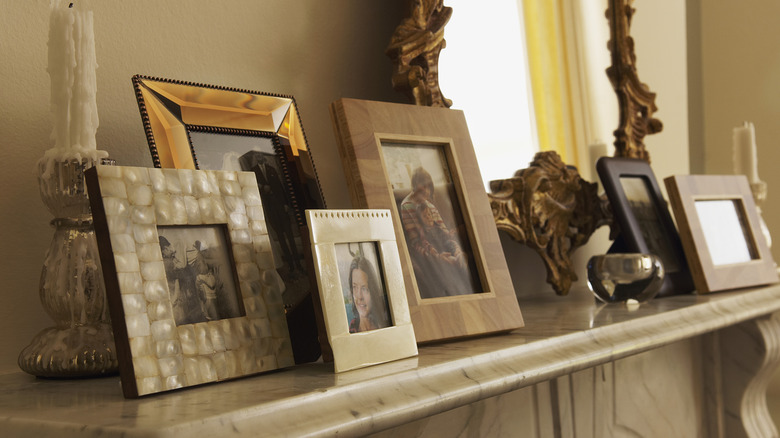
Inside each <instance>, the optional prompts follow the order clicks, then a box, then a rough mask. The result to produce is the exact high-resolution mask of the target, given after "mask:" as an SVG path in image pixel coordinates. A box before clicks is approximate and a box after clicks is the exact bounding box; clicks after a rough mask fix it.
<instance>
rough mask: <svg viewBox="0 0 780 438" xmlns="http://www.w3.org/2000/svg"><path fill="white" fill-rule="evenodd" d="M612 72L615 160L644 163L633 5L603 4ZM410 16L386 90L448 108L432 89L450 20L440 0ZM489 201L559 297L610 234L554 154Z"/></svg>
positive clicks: (419, 1)
mask: <svg viewBox="0 0 780 438" xmlns="http://www.w3.org/2000/svg"><path fill="white" fill-rule="evenodd" d="M608 3H609V6H608V8H607V11H606V17H607V19H608V21H609V25H610V40H609V44H608V45H609V49H610V52H611V58H612V65H611V66H610V67H609V68H608V69H607V76H608V77H609V79H610V81H611V82H612V86H613V88H614V89H615V93H616V94H617V96H618V105H619V114H620V120H619V124H618V129H616V130H615V132H614V134H615V143H614V144H615V156H620V157H629V158H640V159H643V160H646V161H648V162H649V161H650V156H649V154H648V152H647V151H646V150H645V145H644V143H643V139H644V137H645V136H646V135H649V134H655V133H658V132H660V131H661V129H662V128H663V125H662V124H661V122H660V120H658V119H656V118H653V114H654V113H655V111H656V110H657V108H656V106H655V93H652V92H650V90H649V88H648V87H647V85H645V84H643V83H642V82H640V81H639V78H638V76H637V70H636V55H635V54H634V41H633V38H631V36H630V26H631V20H632V18H633V15H634V12H635V11H636V9H635V8H634V7H633V6H632V4H633V0H609V2H608ZM411 6H412V7H411V14H410V16H409V17H407V18H406V19H404V20H403V21H402V23H401V24H400V25H399V26H398V27H397V28H396V31H395V33H394V34H393V36H392V39H391V42H390V45H389V46H388V48H387V51H386V53H387V55H388V56H390V58H391V59H392V60H393V64H394V73H393V78H392V83H393V87H394V88H395V89H396V90H398V91H401V92H403V93H405V94H406V95H407V96H409V97H410V98H411V100H412V101H413V102H414V103H415V104H417V105H427V106H444V107H449V106H450V105H451V104H452V102H451V101H449V100H448V99H445V98H444V97H443V96H442V93H441V90H440V89H439V84H438V58H439V53H440V52H441V49H443V48H444V47H445V45H446V43H445V40H444V25H446V24H447V21H449V18H450V16H451V15H452V9H451V8H448V7H445V6H444V5H443V2H442V0H412V1H411ZM490 190H491V193H489V194H488V197H489V198H490V204H491V207H492V209H493V216H494V219H495V222H496V225H497V227H498V229H499V230H502V231H505V232H507V233H508V234H509V235H510V236H512V238H513V239H515V240H517V241H518V242H520V243H523V244H525V245H528V246H529V247H531V248H532V249H534V250H535V251H536V252H537V253H538V254H539V255H540V256H541V257H542V260H543V261H544V263H545V266H546V268H547V282H548V283H550V284H551V285H552V286H553V289H554V290H555V292H556V293H557V294H558V295H566V294H568V292H569V289H570V288H571V285H572V283H573V282H574V281H576V280H577V275H576V274H575V269H574V267H573V265H572V261H571V255H572V253H573V252H574V250H576V249H577V248H579V247H580V246H582V245H584V244H585V243H587V241H588V239H589V238H590V236H591V235H592V234H593V232H594V231H595V230H596V229H597V228H599V227H600V226H602V225H605V224H610V226H612V227H613V230H612V235H615V233H616V230H615V229H614V224H613V221H612V214H611V211H610V209H609V205H608V201H607V200H606V198H605V197H603V196H602V197H600V196H598V193H597V185H596V183H591V182H588V181H585V180H584V179H582V178H581V177H580V175H579V173H578V172H577V170H576V169H574V168H572V167H569V166H566V164H565V163H563V161H562V160H561V158H560V156H558V154H557V153H555V152H540V153H538V154H536V156H535V157H534V160H533V161H532V162H531V163H530V165H529V167H528V168H526V169H521V170H518V171H517V172H516V173H515V175H514V176H513V177H512V178H509V179H504V180H497V181H492V182H491V183H490Z"/></svg>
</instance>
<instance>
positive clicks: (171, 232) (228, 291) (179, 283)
mask: <svg viewBox="0 0 780 438" xmlns="http://www.w3.org/2000/svg"><path fill="white" fill-rule="evenodd" d="M157 232H158V236H159V241H160V251H161V252H162V258H163V265H164V266H165V276H166V279H167V282H168V292H169V294H170V298H171V304H172V306H173V317H174V321H175V322H176V325H177V326H181V325H187V324H197V323H201V322H207V321H216V320H220V319H226V318H237V317H240V316H244V315H245V312H244V308H243V302H242V300H241V298H240V295H239V290H238V287H237V285H236V280H235V278H236V277H235V272H234V265H233V262H232V260H233V259H232V257H231V255H230V253H229V251H230V246H229V245H228V239H227V237H226V230H225V228H224V226H222V225H199V226H160V227H157Z"/></svg>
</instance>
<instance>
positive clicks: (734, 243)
mask: <svg viewBox="0 0 780 438" xmlns="http://www.w3.org/2000/svg"><path fill="white" fill-rule="evenodd" d="M664 182H665V183H666V189H667V192H668V193H669V199H670V201H671V204H672V210H673V211H674V216H675V218H676V219H677V224H678V225H679V227H680V237H681V239H682V244H683V248H684V249H685V255H686V257H687V258H688V264H689V266H690V267H691V272H692V274H693V281H694V283H695V285H696V290H697V291H698V292H699V293H707V292H715V291H721V290H728V289H736V288H741V287H748V286H758V285H762V284H769V283H777V281H778V276H777V265H775V262H774V260H773V259H772V254H771V253H770V251H769V247H768V246H767V243H766V239H765V238H764V235H763V233H762V232H761V224H760V218H759V216H758V211H757V209H756V204H755V202H754V201H753V194H752V192H751V191H750V184H749V183H748V180H747V177H745V176H744V175H675V176H670V177H668V178H666V179H665V180H664Z"/></svg>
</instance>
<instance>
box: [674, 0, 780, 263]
mask: <svg viewBox="0 0 780 438" xmlns="http://www.w3.org/2000/svg"><path fill="white" fill-rule="evenodd" d="M689 3H692V4H694V7H696V8H698V9H699V10H700V14H699V17H700V18H699V23H698V26H699V28H698V29H696V30H697V31H698V32H697V34H695V35H692V40H693V39H695V38H696V37H698V43H699V47H698V50H699V51H700V55H699V56H700V60H701V71H700V72H699V74H700V78H701V79H700V83H699V84H697V87H699V88H700V90H701V96H700V101H699V102H696V105H697V106H698V108H697V112H696V115H698V117H699V119H698V120H699V123H700V126H698V127H697V131H696V132H697V134H698V141H700V142H701V146H699V147H700V148H701V153H702V154H703V163H704V166H703V168H701V169H700V170H701V171H702V172H704V173H709V174H729V173H731V172H732V128H734V127H735V126H738V125H740V124H741V123H742V122H743V121H751V122H753V123H754V124H755V128H756V143H757V145H758V158H759V160H758V173H759V176H760V177H761V179H762V180H764V181H766V183H767V184H768V189H769V195H768V199H767V203H766V205H765V206H764V214H763V216H764V219H765V220H766V222H767V225H768V226H769V229H770V232H771V234H772V236H773V238H774V240H775V243H774V247H773V248H772V253H773V256H774V259H775V260H780V201H778V200H779V199H780V172H777V171H776V168H775V165H776V164H777V162H778V160H780V148H778V147H777V139H778V138H780V123H778V118H780V46H778V43H777V42H778V39H780V27H778V25H777V17H778V16H780V3H778V2H777V1H772V0H753V1H750V2H730V1H722V0H721V1H703V0H689ZM692 30H693V29H692ZM692 104H693V103H692ZM692 132H693V131H692ZM693 138H694V137H692V139H693Z"/></svg>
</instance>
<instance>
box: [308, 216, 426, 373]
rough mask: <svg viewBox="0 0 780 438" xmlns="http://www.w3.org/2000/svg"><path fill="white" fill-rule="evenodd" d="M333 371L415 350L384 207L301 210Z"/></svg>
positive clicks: (404, 294)
mask: <svg viewBox="0 0 780 438" xmlns="http://www.w3.org/2000/svg"><path fill="white" fill-rule="evenodd" d="M306 219H307V221H308V224H309V230H310V233H311V234H310V236H311V245H312V254H313V259H314V266H315V270H316V272H317V284H318V286H319V293H320V302H321V304H322V314H323V320H324V323H325V327H326V331H327V335H328V342H329V344H330V347H331V349H332V351H333V363H334V370H335V371H336V372H337V373H339V372H342V371H347V370H351V369H356V368H362V367H365V366H369V365H374V364H378V363H383V362H388V361H391V360H397V359H403V358H406V357H411V356H416V355H417V343H416V341H415V337H414V329H413V328H412V320H411V317H410V315H409V305H408V303H407V300H406V291H405V289H404V278H403V272H402V270H401V261H400V258H399V255H398V246H397V244H396V241H395V232H394V230H393V220H392V218H391V216H390V211H389V210H307V211H306Z"/></svg>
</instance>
